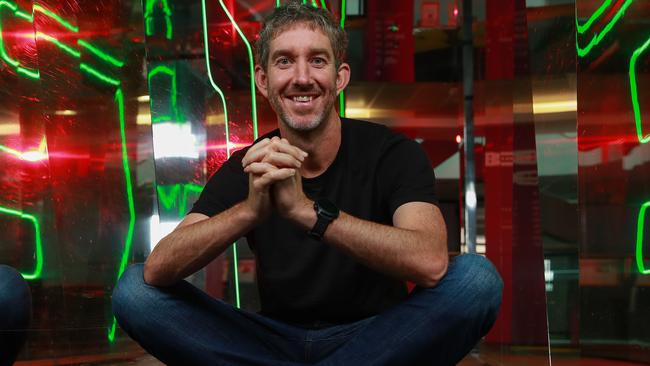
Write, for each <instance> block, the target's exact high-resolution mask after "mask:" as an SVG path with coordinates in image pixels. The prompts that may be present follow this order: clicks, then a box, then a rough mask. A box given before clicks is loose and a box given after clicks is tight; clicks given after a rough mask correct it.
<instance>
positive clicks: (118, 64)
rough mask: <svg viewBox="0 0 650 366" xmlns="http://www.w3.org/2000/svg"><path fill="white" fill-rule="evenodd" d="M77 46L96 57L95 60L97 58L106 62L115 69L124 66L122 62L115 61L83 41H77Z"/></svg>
mask: <svg viewBox="0 0 650 366" xmlns="http://www.w3.org/2000/svg"><path fill="white" fill-rule="evenodd" d="M77 44H78V45H79V46H81V47H84V48H85V49H87V50H88V51H90V53H92V54H93V55H95V56H97V58H99V59H100V60H102V61H106V62H108V63H109V64H111V65H113V66H116V67H122V66H124V62H122V61H120V60H118V59H116V58H115V57H113V56H111V55H109V54H108V53H106V52H104V51H102V50H100V49H99V48H97V47H95V46H93V45H92V44H90V43H88V42H86V41H84V40H83V39H80V40H77Z"/></svg>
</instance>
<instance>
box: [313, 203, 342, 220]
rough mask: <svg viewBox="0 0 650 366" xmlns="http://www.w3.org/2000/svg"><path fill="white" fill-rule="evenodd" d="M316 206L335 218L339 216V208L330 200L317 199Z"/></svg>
mask: <svg viewBox="0 0 650 366" xmlns="http://www.w3.org/2000/svg"><path fill="white" fill-rule="evenodd" d="M317 203H318V208H319V209H320V210H321V211H322V212H323V213H324V214H325V215H327V216H331V217H333V218H336V217H338V216H339V208H338V207H336V205H335V204H333V203H332V202H331V201H330V200H327V199H321V200H318V202H317Z"/></svg>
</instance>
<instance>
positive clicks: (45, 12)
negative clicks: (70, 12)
mask: <svg viewBox="0 0 650 366" xmlns="http://www.w3.org/2000/svg"><path fill="white" fill-rule="evenodd" d="M32 9H34V11H38V12H40V13H42V14H43V15H46V16H48V17H50V18H52V19H54V20H55V21H56V22H57V23H59V24H61V25H62V26H63V27H64V28H66V29H69V30H71V31H73V32H75V33H78V32H79V28H77V27H76V26H74V25H72V24H70V23H69V22H67V21H66V20H64V19H63V18H61V17H60V16H59V15H57V14H55V13H54V12H52V11H50V10H48V9H46V8H44V7H42V6H41V5H39V4H34V6H33V7H32Z"/></svg>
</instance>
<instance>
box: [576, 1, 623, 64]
mask: <svg viewBox="0 0 650 366" xmlns="http://www.w3.org/2000/svg"><path fill="white" fill-rule="evenodd" d="M632 2H633V0H626V1H625V3H623V5H621V8H620V9H618V11H617V12H616V14H615V15H614V16H613V17H612V20H610V21H609V23H607V25H605V27H604V28H603V30H602V31H601V32H600V33H595V34H594V36H593V37H592V38H591V40H590V41H589V43H588V44H587V45H586V46H585V47H584V48H582V47H580V45H579V44H578V38H577V37H576V50H577V52H578V56H579V57H585V56H587V55H588V54H589V52H591V50H592V49H593V48H594V47H595V46H597V45H598V44H599V43H600V42H601V41H602V40H603V38H605V36H606V35H607V34H608V33H609V32H610V31H611V30H612V28H613V27H614V25H616V23H617V22H618V21H619V20H620V19H621V18H622V17H623V15H625V11H626V10H627V8H628V7H630V5H632Z"/></svg>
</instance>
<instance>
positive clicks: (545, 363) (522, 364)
mask: <svg viewBox="0 0 650 366" xmlns="http://www.w3.org/2000/svg"><path fill="white" fill-rule="evenodd" d="M543 351H544V350H543V349H542V350H540V349H533V350H522V349H519V350H513V351H511V352H508V353H504V352H502V351H495V350H494V349H490V348H485V347H482V348H481V350H480V352H479V351H476V352H472V353H471V354H469V355H468V356H467V357H465V359H463V361H461V362H460V363H459V364H458V366H550V362H549V360H548V355H547V354H545V352H543ZM54 365H74V366H91V365H97V366H99V365H101V366H127V365H128V366H161V365H163V364H162V363H161V362H160V361H158V360H156V359H155V358H153V357H152V356H149V355H147V354H145V353H144V351H142V350H139V351H134V352H133V353H131V354H129V355H123V354H122V355H98V356H81V357H68V358H61V359H54V360H41V361H23V362H16V363H15V366H54ZM640 365H645V364H641V363H632V362H624V361H616V360H607V359H597V358H577V357H576V356H575V354H574V353H571V352H562V353H560V354H558V355H554V356H553V366H640Z"/></svg>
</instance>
